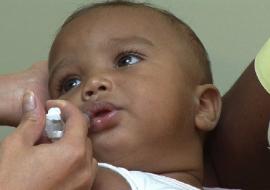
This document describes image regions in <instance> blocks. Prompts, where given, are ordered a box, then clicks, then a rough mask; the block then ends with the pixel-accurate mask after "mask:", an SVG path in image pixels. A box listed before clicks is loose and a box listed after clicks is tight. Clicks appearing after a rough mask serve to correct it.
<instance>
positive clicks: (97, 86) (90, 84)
mask: <svg viewBox="0 0 270 190" xmlns="http://www.w3.org/2000/svg"><path fill="white" fill-rule="evenodd" d="M111 89H112V82H111V81H110V80H108V79H106V78H92V79H90V80H89V81H87V83H86V84H85V86H84V90H83V94H82V95H83V99H84V100H88V99H89V98H91V97H92V96H93V95H99V94H101V93H104V92H108V91H111Z"/></svg>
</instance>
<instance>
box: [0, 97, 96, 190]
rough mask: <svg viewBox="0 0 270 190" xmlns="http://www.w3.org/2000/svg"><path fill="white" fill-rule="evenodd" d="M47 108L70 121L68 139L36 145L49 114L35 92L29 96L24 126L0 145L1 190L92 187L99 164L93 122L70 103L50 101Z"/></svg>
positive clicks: (57, 189) (25, 99)
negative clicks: (94, 151) (92, 135)
mask: <svg viewBox="0 0 270 190" xmlns="http://www.w3.org/2000/svg"><path fill="white" fill-rule="evenodd" d="M47 105H48V108H50V107H54V106H57V107H59V108H60V109H61V110H62V114H63V117H64V119H65V120H66V131H65V135H64V137H63V138H62V139H61V140H59V141H57V142H56V143H52V144H48V143H45V144H41V145H37V144H36V142H37V141H38V139H39V138H40V135H41V133H42V131H43V129H44V122H45V121H44V120H45V114H44V111H45V110H44V107H43V105H42V103H41V102H40V100H39V99H38V98H37V97H36V96H34V94H33V92H26V93H25V94H24V96H23V98H22V105H21V106H22V119H21V122H20V124H19V125H18V127H17V129H16V130H14V132H13V133H12V134H10V135H9V136H8V137H6V138H5V139H4V140H3V141H2V142H1V145H0V150H1V157H0V187H1V190H10V189H20V190H36V189H39V190H48V189H50V190H60V189H65V190H74V189H90V188H91V187H92V185H93V181H94V179H95V176H96V171H97V162H96V160H95V159H93V157H92V146H91V142H90V140H89V139H88V138H87V131H88V125H89V119H87V117H84V116H83V115H82V114H81V112H80V111H79V110H78V109H74V106H73V105H71V104H70V103H68V102H65V101H49V102H47ZM75 124H76V125H75ZM63 150H64V151H63ZM60 163H65V164H60ZM29 179H30V180H29Z"/></svg>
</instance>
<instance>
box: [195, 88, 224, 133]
mask: <svg viewBox="0 0 270 190" xmlns="http://www.w3.org/2000/svg"><path fill="white" fill-rule="evenodd" d="M196 97H197V112H196V115H195V124H196V127H197V128H198V129H200V130H202V131H210V130H212V129H214V128H215V126H216V124H217V122H218V119H219V116H220V112H221V96H220V93H219V91H218V89H217V88H216V87H215V86H214V85H212V84H204V85H200V86H198V87H197V89H196Z"/></svg>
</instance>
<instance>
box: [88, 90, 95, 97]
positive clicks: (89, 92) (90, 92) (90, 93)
mask: <svg viewBox="0 0 270 190" xmlns="http://www.w3.org/2000/svg"><path fill="white" fill-rule="evenodd" d="M93 94H94V92H93V91H91V90H89V91H87V92H86V95H87V96H92V95H93Z"/></svg>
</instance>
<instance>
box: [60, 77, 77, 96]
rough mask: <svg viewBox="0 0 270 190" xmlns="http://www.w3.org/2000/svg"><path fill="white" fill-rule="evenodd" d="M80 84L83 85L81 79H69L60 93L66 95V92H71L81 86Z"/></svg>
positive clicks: (65, 81)
mask: <svg viewBox="0 0 270 190" xmlns="http://www.w3.org/2000/svg"><path fill="white" fill-rule="evenodd" d="M80 84H81V80H80V79H78V78H68V79H66V80H64V81H63V83H62V87H61V90H60V91H61V93H66V92H68V91H70V90H71V89H73V88H76V87H78V86H80Z"/></svg>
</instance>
